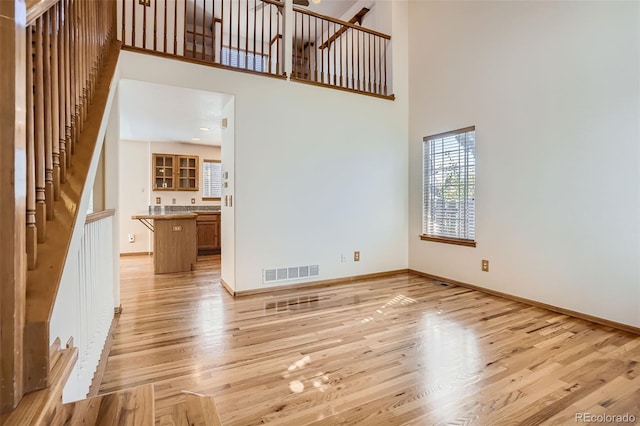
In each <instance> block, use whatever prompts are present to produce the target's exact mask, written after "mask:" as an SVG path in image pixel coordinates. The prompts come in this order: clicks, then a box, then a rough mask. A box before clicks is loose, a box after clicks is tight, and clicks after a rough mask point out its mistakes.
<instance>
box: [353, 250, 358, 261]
mask: <svg viewBox="0 0 640 426" xmlns="http://www.w3.org/2000/svg"><path fill="white" fill-rule="evenodd" d="M353 261H354V262H360V252H359V251H354V252H353Z"/></svg>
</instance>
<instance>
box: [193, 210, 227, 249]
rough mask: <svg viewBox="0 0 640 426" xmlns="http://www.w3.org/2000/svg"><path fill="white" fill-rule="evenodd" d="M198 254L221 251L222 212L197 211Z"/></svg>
mask: <svg viewBox="0 0 640 426" xmlns="http://www.w3.org/2000/svg"><path fill="white" fill-rule="evenodd" d="M196 213H197V215H198V216H197V218H196V228H197V234H198V235H197V241H198V254H214V253H220V247H221V244H220V212H196Z"/></svg>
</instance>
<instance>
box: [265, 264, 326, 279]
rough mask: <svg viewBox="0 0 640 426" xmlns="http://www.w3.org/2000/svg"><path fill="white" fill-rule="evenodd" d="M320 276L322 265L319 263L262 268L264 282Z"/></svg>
mask: <svg viewBox="0 0 640 426" xmlns="http://www.w3.org/2000/svg"><path fill="white" fill-rule="evenodd" d="M318 276H320V266H318V265H305V266H289V267H286V268H269V269H263V270H262V282H263V283H265V284H271V283H277V282H281V281H290V280H297V279H304V278H313V277H318Z"/></svg>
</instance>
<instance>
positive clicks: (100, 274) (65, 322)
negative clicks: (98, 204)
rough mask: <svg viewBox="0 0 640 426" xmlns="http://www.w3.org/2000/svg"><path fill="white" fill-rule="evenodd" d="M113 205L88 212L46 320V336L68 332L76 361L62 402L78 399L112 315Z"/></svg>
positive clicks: (83, 393) (87, 384) (88, 381)
mask: <svg viewBox="0 0 640 426" xmlns="http://www.w3.org/2000/svg"><path fill="white" fill-rule="evenodd" d="M113 214H114V211H113V210H106V211H104V212H98V213H93V214H90V215H87V220H86V222H85V226H84V235H83V236H82V239H81V242H80V245H79V249H78V250H77V251H76V252H74V253H69V257H68V258H67V263H66V267H65V269H64V273H63V275H62V281H61V283H60V288H59V291H58V295H57V298H56V303H55V306H54V309H53V315H52V317H51V324H50V336H54V337H55V336H60V338H61V339H63V340H64V339H66V338H69V337H73V339H74V345H75V346H76V347H77V348H78V362H77V363H76V366H75V368H74V370H73V372H72V373H71V376H70V377H69V380H68V381H67V385H66V386H65V389H64V394H63V399H64V401H65V402H69V401H75V400H78V399H83V398H85V397H86V396H87V394H88V392H89V387H90V386H91V381H92V379H93V375H94V373H95V370H96V367H97V365H98V363H99V361H100V354H101V353H102V348H103V346H104V343H105V341H106V339H107V335H108V333H109V327H110V325H111V320H112V319H113V316H114V307H115V298H114V285H115V283H116V279H115V278H116V277H114V270H115V264H114V262H116V261H118V259H115V258H114V257H115V256H114V251H113V231H112V230H113Z"/></svg>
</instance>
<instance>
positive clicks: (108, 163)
mask: <svg viewBox="0 0 640 426" xmlns="http://www.w3.org/2000/svg"><path fill="white" fill-rule="evenodd" d="M117 75H118V78H119V74H117ZM117 87H118V86H116V93H115V96H114V100H113V105H112V107H111V115H110V116H109V124H108V125H107V133H106V135H105V138H104V180H105V187H104V203H105V208H106V209H113V210H115V214H114V217H113V220H112V224H111V227H112V231H113V240H112V241H113V242H112V244H111V247H112V248H113V251H114V252H113V258H114V259H118V256H119V254H120V246H119V240H120V237H119V236H120V217H121V215H120V164H119V142H120V92H119V90H118V89H117ZM113 266H114V270H113V303H114V308H117V307H119V306H120V262H118V261H116V262H114V263H113Z"/></svg>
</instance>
